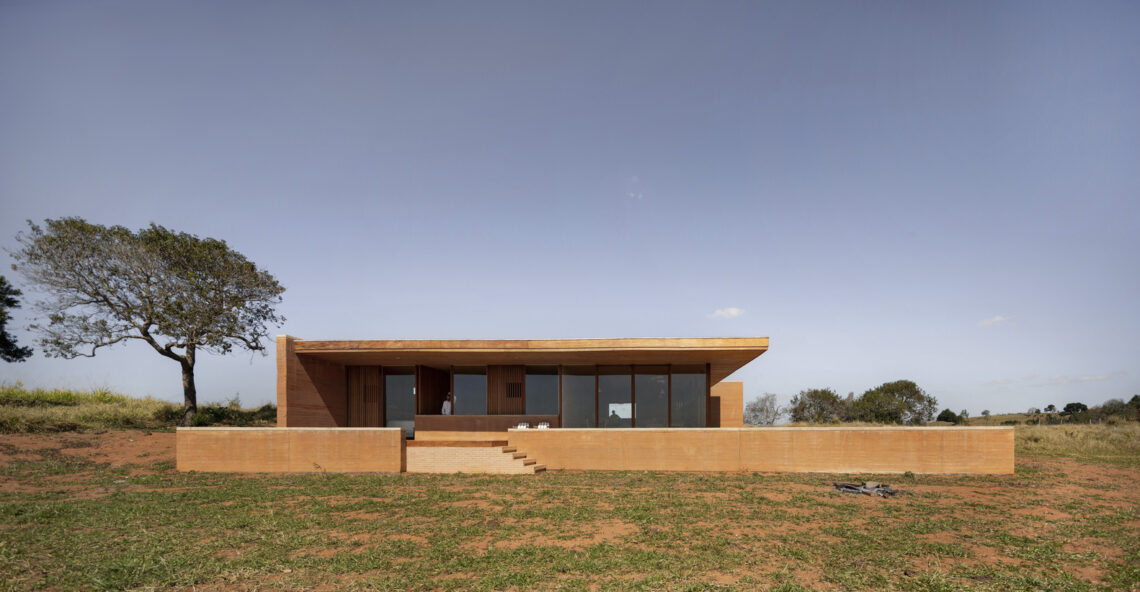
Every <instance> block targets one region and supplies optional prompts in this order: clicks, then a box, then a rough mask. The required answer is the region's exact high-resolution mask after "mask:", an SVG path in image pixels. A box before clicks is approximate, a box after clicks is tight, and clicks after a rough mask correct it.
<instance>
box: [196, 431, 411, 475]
mask: <svg viewBox="0 0 1140 592" xmlns="http://www.w3.org/2000/svg"><path fill="white" fill-rule="evenodd" d="M175 440H176V446H177V452H176V457H177V462H176V466H177V467H178V470H180V471H210V472H220V473H257V472H263V473H311V472H320V471H332V472H343V473H374V472H380V473H399V472H401V471H403V470H404V466H405V464H404V463H405V460H404V459H405V453H404V437H403V432H402V430H400V428H178V433H177V435H176V438H175Z"/></svg>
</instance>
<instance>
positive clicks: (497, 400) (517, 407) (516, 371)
mask: <svg viewBox="0 0 1140 592" xmlns="http://www.w3.org/2000/svg"><path fill="white" fill-rule="evenodd" d="M525 383H526V366H487V414H488V415H522V414H524V413H526V394H525V393H524V391H523V388H524V387H523V385H524V384H525Z"/></svg>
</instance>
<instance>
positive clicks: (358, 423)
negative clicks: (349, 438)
mask: <svg viewBox="0 0 1140 592" xmlns="http://www.w3.org/2000/svg"><path fill="white" fill-rule="evenodd" d="M345 373H346V377H347V379H348V426H349V427H353V428H380V427H384V392H383V388H384V387H383V384H384V383H383V381H382V380H381V378H380V366H348V367H346V368H345Z"/></svg>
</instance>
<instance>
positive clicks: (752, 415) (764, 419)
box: [744, 393, 786, 425]
mask: <svg viewBox="0 0 1140 592" xmlns="http://www.w3.org/2000/svg"><path fill="white" fill-rule="evenodd" d="M785 411H786V410H785V409H784V408H783V407H780V406H779V405H778V404H777V403H776V395H774V394H772V393H764V394H763V395H761V396H760V398H758V399H755V400H752V401H749V402H748V404H747V405H745V406H744V423H745V424H747V425H772V424H774V423H776V422H777V421H780V418H781V417H783V416H784V414H785Z"/></svg>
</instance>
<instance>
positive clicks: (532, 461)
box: [522, 458, 538, 465]
mask: <svg viewBox="0 0 1140 592" xmlns="http://www.w3.org/2000/svg"><path fill="white" fill-rule="evenodd" d="M537 462H538V461H537V460H535V459H533V458H524V459H522V463H523V465H533V464H535V463H537Z"/></svg>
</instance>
